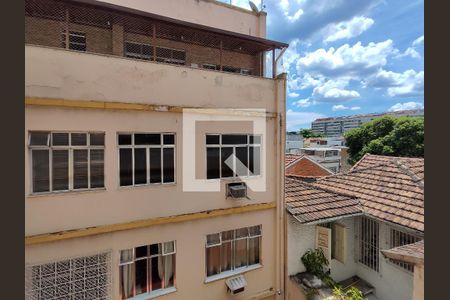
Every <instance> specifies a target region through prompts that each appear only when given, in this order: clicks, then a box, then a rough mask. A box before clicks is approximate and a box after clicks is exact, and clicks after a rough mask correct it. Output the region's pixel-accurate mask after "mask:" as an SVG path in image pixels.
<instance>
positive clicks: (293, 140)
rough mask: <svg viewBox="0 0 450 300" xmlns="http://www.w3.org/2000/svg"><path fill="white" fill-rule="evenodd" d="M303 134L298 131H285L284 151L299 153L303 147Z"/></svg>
mask: <svg viewBox="0 0 450 300" xmlns="http://www.w3.org/2000/svg"><path fill="white" fill-rule="evenodd" d="M303 141H304V139H303V136H302V135H301V134H299V133H295V132H288V133H286V153H292V154H299V153H300V149H301V148H303Z"/></svg>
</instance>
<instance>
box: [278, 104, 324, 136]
mask: <svg viewBox="0 0 450 300" xmlns="http://www.w3.org/2000/svg"><path fill="white" fill-rule="evenodd" d="M286 115H287V120H286V123H287V124H286V127H287V130H289V131H291V130H297V129H300V128H302V127H303V128H304V127H310V126H311V122H312V121H314V120H315V119H318V118H324V117H325V116H324V115H322V114H319V113H314V112H298V111H293V110H292V109H289V110H288V111H287V112H286Z"/></svg>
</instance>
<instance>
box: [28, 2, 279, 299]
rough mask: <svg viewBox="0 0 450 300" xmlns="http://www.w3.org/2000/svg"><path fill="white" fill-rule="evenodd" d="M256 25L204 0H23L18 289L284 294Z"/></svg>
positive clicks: (273, 149) (106, 295) (272, 90)
mask: <svg viewBox="0 0 450 300" xmlns="http://www.w3.org/2000/svg"><path fill="white" fill-rule="evenodd" d="M265 35H266V13H265V12H253V11H248V10H244V9H241V8H238V7H235V6H231V5H228V4H223V3H220V2H217V1H212V0H184V1H176V0H165V1H145V0H137V1H125V0H108V1H106V0H105V1H102V2H100V1H94V0H70V1H69V0H68V1H56V0H26V1H25V66H26V68H25V73H26V77H25V116H26V117H25V119H26V122H25V132H24V139H25V144H26V146H25V147H26V149H25V153H26V156H25V174H26V176H25V183H26V187H25V219H26V223H25V274H26V278H25V297H26V299H41V300H44V299H45V300H52V299H114V300H118V299H153V298H158V299H159V298H160V297H161V299H167V300H172V299H186V300H189V299H230V297H231V296H230V294H237V295H236V296H234V297H236V299H269V300H270V299H283V298H284V294H283V293H284V291H283V286H284V281H283V280H284V269H283V268H284V264H283V261H284V255H285V250H284V236H285V233H284V226H283V222H282V220H283V219H284V203H283V186H284V185H283V182H284V154H285V150H284V147H285V132H286V129H285V119H286V118H285V101H286V90H285V87H286V76H285V74H280V75H278V76H276V75H277V74H276V72H275V69H274V68H272V74H271V75H270V76H268V77H266V76H265V74H266V73H267V71H268V70H269V69H270V67H271V66H268V65H266V54H267V53H270V54H272V56H271V58H272V62H271V64H272V66H274V65H275V63H274V62H275V58H276V53H277V52H276V51H278V52H279V51H280V49H282V48H286V47H287V46H288V45H287V44H285V43H281V42H276V41H271V40H268V39H266V37H265ZM224 109H225V110H224ZM186 111H188V112H190V114H191V115H190V116H191V117H197V115H199V116H200V117H199V118H200V120H197V119H194V120H193V121H192V120H190V119H186V116H187V115H188V116H189V114H187V113H186ZM249 115H250V116H251V118H250V117H249ZM236 118H237V120H235V119H236ZM249 118H250V119H249ZM189 120H190V121H192V122H191V123H189V122H190V121H189ZM255 120H256V121H255ZM188 121H189V122H188ZM255 122H262V123H263V124H264V126H262V127H261V126H260V127H258V126H254V124H255ZM187 123H189V124H192V127H188V128H189V130H186V126H187ZM190 147H192V149H194V150H193V151H192V152H191V153H190V154H189V155H187V154H186V153H187V152H186V151H187V149H188V148H190ZM185 165H188V166H193V167H192V168H190V167H184V166H185ZM191 175H192V177H189V176H191ZM262 180H264V185H263V186H257V185H256V184H257V183H259V182H260V181H262ZM192 182H193V183H192ZM197 182H200V183H197Z"/></svg>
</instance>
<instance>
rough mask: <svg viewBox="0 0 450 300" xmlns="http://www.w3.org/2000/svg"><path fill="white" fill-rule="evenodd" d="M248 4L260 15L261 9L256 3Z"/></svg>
mask: <svg viewBox="0 0 450 300" xmlns="http://www.w3.org/2000/svg"><path fill="white" fill-rule="evenodd" d="M248 4H249V5H250V7H251V9H252V10H253V11H254V12H255V13H259V9H258V7H257V6H256V4H255V3H253V1H248Z"/></svg>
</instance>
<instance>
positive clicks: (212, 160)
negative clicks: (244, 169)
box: [206, 148, 220, 179]
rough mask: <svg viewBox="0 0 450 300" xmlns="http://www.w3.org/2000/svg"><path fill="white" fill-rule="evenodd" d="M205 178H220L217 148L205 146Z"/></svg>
mask: <svg viewBox="0 0 450 300" xmlns="http://www.w3.org/2000/svg"><path fill="white" fill-rule="evenodd" d="M206 178H207V179H213V178H220V158H219V148H206Z"/></svg>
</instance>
